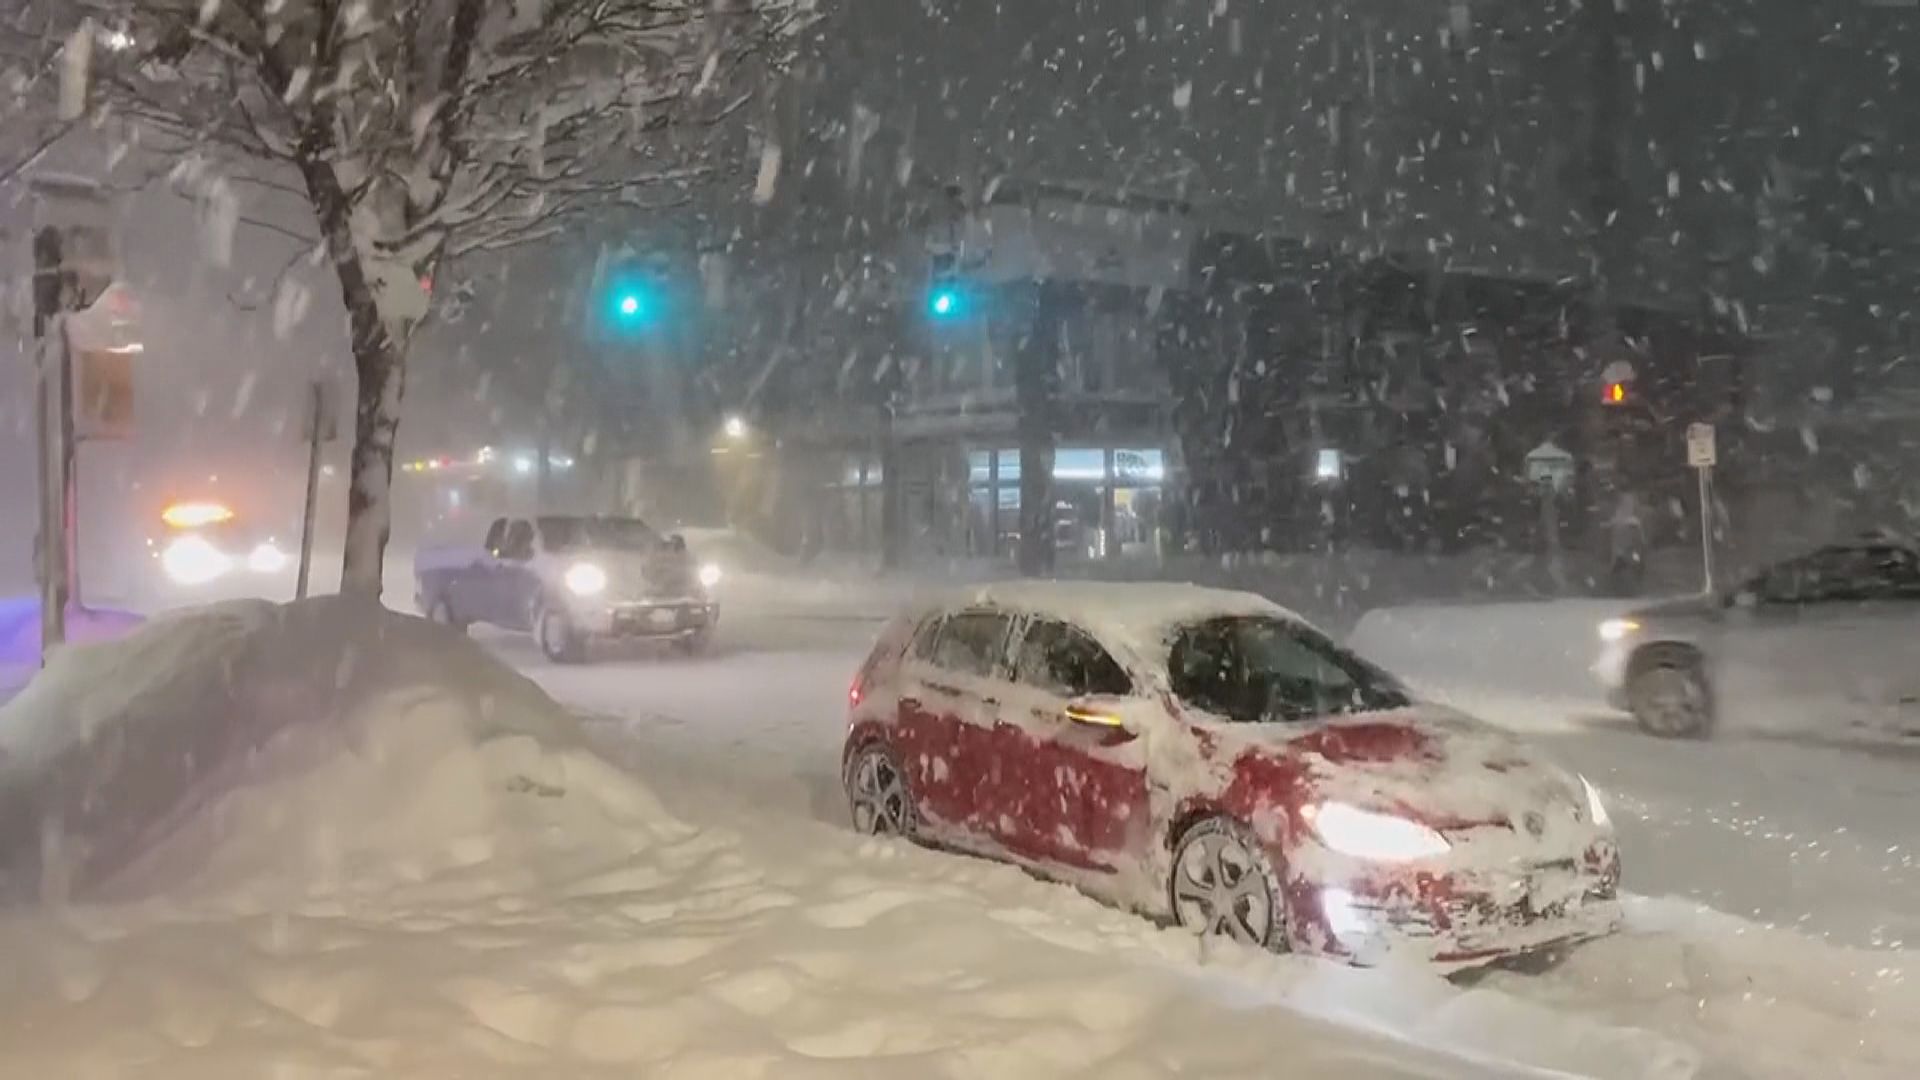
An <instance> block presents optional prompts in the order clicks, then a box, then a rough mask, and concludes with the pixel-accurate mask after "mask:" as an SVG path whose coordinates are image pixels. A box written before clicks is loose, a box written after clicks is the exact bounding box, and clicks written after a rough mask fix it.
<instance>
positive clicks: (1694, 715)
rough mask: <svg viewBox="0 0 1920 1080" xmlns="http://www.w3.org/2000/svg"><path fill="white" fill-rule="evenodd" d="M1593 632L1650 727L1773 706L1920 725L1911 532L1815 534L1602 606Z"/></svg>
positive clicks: (1918, 606) (1696, 730)
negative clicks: (1643, 597)
mask: <svg viewBox="0 0 1920 1080" xmlns="http://www.w3.org/2000/svg"><path fill="white" fill-rule="evenodd" d="M1600 639H1601V649H1600V657H1599V659H1598V660H1597V661H1596V662H1595V663H1594V665H1593V670H1594V674H1595V675H1596V677H1598V678H1599V680H1600V682H1601V684H1602V685H1603V686H1605V687H1606V689H1607V691H1608V697H1609V699H1610V700H1611V701H1612V703H1613V704H1614V705H1615V706H1616V707H1618V708H1621V709H1624V710H1626V711H1628V712H1630V713H1632V714H1633V717H1634V719H1635V720H1636V721H1637V722H1638V723H1639V725H1640V727H1641V728H1643V729H1644V730H1646V731H1648V732H1650V733H1652V734H1654V735H1661V736H1667V737H1687V738H1702V737H1705V736H1707V735H1709V734H1711V733H1712V732H1713V730H1714V727H1715V724H1716V722H1717V721H1718V719H1719V717H1720V716H1722V715H1723V714H1728V713H1738V714H1741V715H1746V716H1752V717H1754V718H1755V722H1756V724H1758V725H1761V726H1765V724H1766V723H1768V722H1769V719H1770V718H1771V717H1776V716H1778V714H1779V713H1780V712H1781V710H1797V711H1799V712H1800V713H1802V714H1804V715H1812V716H1817V717H1819V718H1820V721H1821V724H1822V725H1823V726H1826V725H1830V726H1833V727H1835V728H1839V727H1843V726H1868V727H1873V728H1885V729H1890V730H1896V731H1906V732H1911V733H1913V734H1915V735H1920V663H1916V658H1920V551H1917V550H1916V549H1915V548H1914V546H1913V545H1912V544H1909V543H1905V542H1901V541H1897V540H1891V539H1878V538H1872V539H1865V540H1861V541H1858V542H1855V543H1848V544H1834V545H1830V546H1828V547H1823V548H1821V549H1819V550H1818V551H1815V552H1812V553H1811V554H1807V555H1802V556H1800V557H1798V558H1793V559H1788V560H1786V561H1785V562H1781V563H1778V564H1775V565H1773V566H1770V567H1767V568H1766V569H1765V570H1763V571H1761V572H1760V573H1758V574H1756V575H1754V576H1753V577H1751V578H1749V579H1748V580H1746V581H1743V582H1741V583H1740V584H1739V585H1738V586H1735V587H1734V588H1732V589H1728V590H1726V591H1724V592H1719V593H1712V594H1708V595H1704V596H1697V597H1689V598H1685V599H1680V600H1673V601H1668V602H1666V603H1662V604H1655V605H1652V606H1649V607H1644V608H1641V609H1639V610H1637V611H1633V612H1630V613H1629V614H1627V615H1625V616H1623V617H1621V618H1618V619H1610V620H1608V621H1606V622H1604V623H1602V624H1601V626H1600ZM1793 726H1795V727H1796V728H1805V727H1807V726H1808V725H1807V723H1806V722H1805V720H1804V716H1803V718H1802V719H1801V720H1800V721H1798V722H1796V723H1795V724H1794V725H1793Z"/></svg>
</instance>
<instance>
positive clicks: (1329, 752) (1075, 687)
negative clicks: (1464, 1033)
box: [843, 582, 1620, 968]
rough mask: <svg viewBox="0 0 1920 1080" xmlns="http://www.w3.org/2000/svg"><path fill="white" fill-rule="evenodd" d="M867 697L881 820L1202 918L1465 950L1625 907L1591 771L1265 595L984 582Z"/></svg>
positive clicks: (910, 624) (857, 696)
mask: <svg viewBox="0 0 1920 1080" xmlns="http://www.w3.org/2000/svg"><path fill="white" fill-rule="evenodd" d="M849 697H850V704H851V715H850V719H849V725H848V730H847V738H846V745H845V751H844V757H843V769H844V771H843V779H844V782H845V785H846V790H847V797H848V800H849V802H850V804H851V808H852V813H853V823H854V825H855V827H856V828H857V829H859V830H860V831H861V832H864V833H872V834H894V835H904V836H907V837H910V838H912V839H914V840H916V841H920V842H924V843H928V844H933V845H936V846H940V847H945V848H953V849H958V850H961V851H965V852H970V853H973V854H976V855H982V856H985V857H988V858H996V859H1002V860H1006V861H1010V862H1013V863H1016V864H1018V865H1022V866H1025V867H1028V868H1029V869H1032V870H1034V871H1036V872H1038V873H1040V874H1041V875H1042V876H1045V877H1048V878H1053V879H1058V880H1065V881H1068V882H1071V883H1073V884H1076V885H1078V886H1079V887H1080V888H1081V889H1083V890H1084V891H1086V892H1088V893H1090V894H1092V895H1094V896H1096V897H1099V898H1101V899H1104V900H1106V901H1108V902H1111V903H1115V904H1118V905H1120V906H1123V907H1127V908H1131V909H1134V910H1136V911H1139V912H1141V913H1143V914H1146V915H1148V916H1149V917H1153V918H1157V919H1162V920H1167V921H1171V922H1175V923H1178V924H1180V925H1182V926H1186V927H1190V928H1192V929H1193V930H1194V931H1195V932H1196V933H1209V934H1221V935H1226V936H1230V937H1232V938H1235V939H1237V940H1240V941H1243V942H1247V943H1250V944H1255V945H1260V946H1265V947H1268V948H1272V949H1281V950H1286V949H1298V950H1302V951H1309V952H1314V953H1321V954H1326V955H1331V956H1336V957H1343V958H1347V959H1351V960H1354V961H1357V962H1361V963H1372V962H1376V961H1379V960H1383V959H1385V958H1387V957H1388V956H1389V955H1398V956H1410V957H1413V958H1415V959H1417V960H1421V961H1425V962H1428V963H1432V964H1436V965H1440V966H1443V967H1455V968H1458V967H1469V966H1475V965H1479V964H1484V963H1487V962H1489V961H1492V960H1496V959H1500V958H1502V957H1507V956H1511V955H1515V954H1520V953H1529V952H1535V951H1539V950H1544V949H1550V948H1554V947H1558V946H1563V945H1568V944H1571V943H1573V942H1578V941H1582V940H1585V939H1588V938H1592V937H1595V936H1598V935H1601V934H1605V933H1608V932H1609V931H1611V930H1612V929H1614V927H1615V926H1616V925H1617V924H1618V921H1619V918H1620V909H1619V904H1618V901H1617V899H1616V895H1615V890H1616V886H1617V883H1618V881H1619V875H1620V858H1619V853H1618V849H1617V847H1616V845H1615V842H1614V835H1613V827H1612V824H1611V823H1610V822H1609V821H1608V819H1607V813H1606V810H1605V808H1604V806H1603V805H1602V804H1601V801H1600V797H1599V795H1598V793H1597V792H1596V791H1595V790H1594V789H1593V787H1592V786H1591V785H1589V784H1588V783H1587V782H1586V781H1585V780H1583V779H1582V778H1580V777H1578V776H1575V775H1573V774H1571V773H1568V772H1566V771H1564V770H1562V769H1560V768H1558V767H1556V766H1554V765H1552V764H1550V763H1548V762H1546V761H1545V760H1543V759H1542V758H1540V757H1539V756H1538V755H1536V754H1535V753H1533V752H1532V751H1531V750H1530V749H1529V748H1527V747H1526V746H1524V745H1522V744H1521V743H1520V742H1519V741H1518V740H1517V739H1515V738H1514V737H1513V736H1511V735H1509V734H1507V733H1504V732H1500V731H1497V730H1495V729H1492V728H1490V727H1487V726H1486V725H1483V724H1481V723H1479V722H1477V721H1474V720H1472V719H1470V718H1468V717H1465V716H1463V715H1461V714H1459V713H1455V712H1451V711H1449V710H1446V709H1442V708H1438V707H1435V706H1429V705H1423V704H1418V703H1416V702H1415V701H1414V700H1413V699H1412V697H1411V696H1410V695H1409V694H1408V693H1407V691H1406V690H1405V689H1403V688H1402V687H1401V685H1400V683H1399V682H1398V681H1396V680H1395V679H1394V678H1393V677H1392V676H1390V675H1388V674H1387V673H1386V672H1384V671H1381V670H1380V669H1378V668H1376V667H1374V666H1372V665H1371V664H1369V663H1367V662H1366V661H1365V660H1362V659H1360V658H1359V657H1357V656H1355V655H1353V654H1352V653H1350V652H1348V651H1346V650H1345V649H1342V648H1340V647H1339V646H1338V645H1335V644H1334V643H1333V642H1332V641H1330V640H1329V639H1328V638H1327V637H1326V636H1325V635H1323V634H1321V633H1320V632H1319V631H1317V630H1315V629H1313V628H1312V627H1311V626H1309V625H1307V624H1306V623H1305V622H1304V621H1302V620H1301V619H1299V618H1298V617H1296V616H1294V615H1292V614H1291V613H1289V612H1287V611H1285V610H1283V609H1282V608H1280V607H1277V606H1275V605H1274V604H1272V603H1271V602H1269V601H1267V600H1265V599H1263V598H1261V597H1258V596H1251V595H1247V594H1244V593H1232V592H1216V591H1212V590H1205V589H1199V588H1194V587H1191V586H1172V585H1114V584H1064V583H1055V584H1043V583H1034V582H1022V583H1020V584H1017V585H1010V586H1004V587H990V588H986V589H981V590H970V591H968V592H967V593H965V594H964V595H958V596H955V597H954V598H953V599H952V601H951V602H948V603H944V604H940V605H937V606H935V607H934V608H932V609H930V610H926V611H923V612H921V613H920V614H919V615H917V616H914V617H911V618H905V619H900V620H897V621H895V622H894V623H893V624H891V625H890V626H889V627H888V628H887V629H886V630H885V631H884V632H883V633H882V636H881V639H880V642H879V644H878V645H877V646H876V647H875V649H874V651H873V653H872V655H871V656H870V657H869V658H868V660H867V662H866V664H865V666H863V667H862V668H861V670H860V672H859V674H858V676H857V677H856V679H855V681H854V683H853V686H852V689H851V691H850V694H849Z"/></svg>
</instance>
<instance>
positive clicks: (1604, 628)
mask: <svg viewBox="0 0 1920 1080" xmlns="http://www.w3.org/2000/svg"><path fill="white" fill-rule="evenodd" d="M1639 632H1640V624H1639V623H1637V622H1635V621H1634V620H1632V619H1608V620H1607V621H1606V622H1603V623H1601V624H1600V640H1601V641H1619V640H1621V639H1623V638H1625V637H1627V636H1629V635H1632V634H1637V633H1639Z"/></svg>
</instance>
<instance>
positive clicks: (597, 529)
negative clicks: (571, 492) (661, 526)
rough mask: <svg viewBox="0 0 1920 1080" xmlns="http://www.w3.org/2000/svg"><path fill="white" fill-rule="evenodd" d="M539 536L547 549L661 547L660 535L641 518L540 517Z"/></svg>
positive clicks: (636, 549)
mask: <svg viewBox="0 0 1920 1080" xmlns="http://www.w3.org/2000/svg"><path fill="white" fill-rule="evenodd" d="M540 539H541V540H542V542H543V543H544V544H545V545H546V549H547V550H548V551H573V550H577V549H580V548H600V549H611V550H615V551H652V550H654V549H655V548H658V547H660V546H661V543H660V534H659V533H656V532H654V531H653V530H652V529H651V528H649V527H648V526H647V523H646V522H644V521H641V520H640V519H639V518H611V517H586V518H581V517H546V518H541V519H540Z"/></svg>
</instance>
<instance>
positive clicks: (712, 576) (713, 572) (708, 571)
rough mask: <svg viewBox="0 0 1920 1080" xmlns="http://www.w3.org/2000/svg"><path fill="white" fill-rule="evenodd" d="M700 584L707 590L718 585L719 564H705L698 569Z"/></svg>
mask: <svg viewBox="0 0 1920 1080" xmlns="http://www.w3.org/2000/svg"><path fill="white" fill-rule="evenodd" d="M700 584H701V585H703V586H705V587H706V588H709V589H711V588H713V587H714V586H715V585H718V584H720V566H719V564H717V563H707V564H706V565H704V566H702V567H701V568H700Z"/></svg>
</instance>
